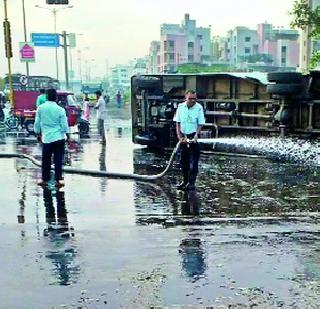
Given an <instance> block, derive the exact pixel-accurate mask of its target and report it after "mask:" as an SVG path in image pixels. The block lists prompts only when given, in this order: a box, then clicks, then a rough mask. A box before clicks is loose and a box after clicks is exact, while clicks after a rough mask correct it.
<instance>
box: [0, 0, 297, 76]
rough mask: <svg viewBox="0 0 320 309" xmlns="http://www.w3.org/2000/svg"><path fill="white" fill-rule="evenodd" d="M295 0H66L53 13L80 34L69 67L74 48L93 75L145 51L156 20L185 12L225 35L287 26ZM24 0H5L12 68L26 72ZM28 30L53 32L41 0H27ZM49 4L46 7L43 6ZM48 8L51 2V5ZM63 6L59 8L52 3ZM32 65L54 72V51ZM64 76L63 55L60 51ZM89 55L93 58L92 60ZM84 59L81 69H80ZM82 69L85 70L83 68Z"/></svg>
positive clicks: (40, 52)
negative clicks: (67, 6)
mask: <svg viewBox="0 0 320 309" xmlns="http://www.w3.org/2000/svg"><path fill="white" fill-rule="evenodd" d="M293 2H294V0H158V1H156V0H117V1H116V0H111V1H110V0H109V1H108V0H90V1H88V0H70V4H72V5H73V6H74V7H73V8H71V9H65V10H61V11H60V12H58V13H57V29H58V31H63V30H66V31H67V32H75V33H78V34H82V35H81V36H79V37H78V47H77V48H76V49H75V50H74V51H73V67H74V70H75V71H76V73H78V72H79V63H78V60H77V58H78V53H77V50H78V49H81V50H83V52H82V54H83V57H82V58H83V60H85V59H87V60H90V63H91V67H92V69H91V72H92V74H93V75H103V74H104V73H105V71H106V67H107V63H108V64H109V66H112V65H114V64H117V63H126V62H128V61H129V60H130V59H133V58H135V57H142V56H144V55H146V54H147V53H148V48H149V43H150V41H152V40H158V39H159V35H160V34H159V33H160V24H162V23H180V22H181V21H182V20H183V18H184V14H185V13H189V14H190V18H191V19H196V21H197V26H203V27H208V26H209V25H211V29H212V35H220V36H223V35H225V34H226V32H227V31H228V30H229V29H232V28H234V27H235V26H248V27H250V28H253V29H255V28H256V25H257V24H258V23H261V22H265V21H267V22H269V23H272V24H274V26H284V27H289V23H290V18H289V16H288V12H289V11H290V10H291V8H292V6H293ZM0 3H1V6H0V18H1V20H3V14H4V13H3V1H2V0H1V2H0ZM21 3H22V0H8V4H9V5H8V14H9V20H10V22H11V29H12V37H13V51H14V59H13V71H14V72H24V71H25V66H24V64H21V63H20V61H19V53H18V43H19V42H22V41H23V24H22V4H21ZM25 4H26V16H27V30H28V33H30V32H53V14H52V13H51V12H50V11H48V10H45V9H39V8H36V7H35V5H36V4H38V5H43V6H45V0H25ZM47 7H48V6H47ZM49 7H52V6H49ZM56 7H61V6H56ZM3 40H4V39H3V31H0V42H1V44H0V46H1V49H0V76H3V75H4V73H6V72H7V64H6V59H5V58H4V57H5V56H4V48H3V45H2V42H3ZM36 57H37V60H36V63H34V64H31V69H30V71H31V74H34V75H38V74H43V75H52V76H55V65H54V63H55V62H54V59H55V58H54V50H52V49H48V48H42V47H37V48H36ZM59 59H61V60H60V63H61V68H60V71H61V74H62V70H63V68H62V53H61V52H60V55H59ZM91 59H94V61H92V60H91ZM84 63H85V62H84V61H83V67H84ZM83 70H84V68H83Z"/></svg>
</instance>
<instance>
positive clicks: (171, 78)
mask: <svg viewBox="0 0 320 309" xmlns="http://www.w3.org/2000/svg"><path fill="white" fill-rule="evenodd" d="M187 89H192V90H195V91H196V92H197V95H198V100H197V101H198V102H199V103H201V104H202V105H203V107H204V110H205V117H206V125H205V126H204V128H203V130H202V137H203V138H213V137H218V136H235V135H299V136H318V135H319V134H320V73H319V72H317V71H314V72H310V74H308V75H302V74H300V73H292V72H288V73H287V72H274V73H268V74H266V73H254V72H252V73H211V74H162V75H156V74H155V75H137V76H133V77H132V79H131V108H132V139H133V142H134V143H137V144H142V145H148V146H151V147H157V148H172V147H174V145H175V144H176V141H177V140H176V136H175V123H174V122H173V116H174V113H175V110H176V108H177V106H178V104H179V103H181V102H183V101H184V95H185V91H186V90H187Z"/></svg>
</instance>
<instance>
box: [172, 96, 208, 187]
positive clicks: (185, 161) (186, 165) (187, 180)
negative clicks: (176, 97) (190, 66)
mask: <svg viewBox="0 0 320 309" xmlns="http://www.w3.org/2000/svg"><path fill="white" fill-rule="evenodd" d="M196 99H197V95H196V93H195V91H192V90H188V91H187V92H186V101H185V102H183V103H181V104H179V106H178V109H177V112H176V114H175V116H174V119H173V120H174V121H175V122H176V133H177V137H178V139H179V141H180V142H181V146H180V147H181V162H180V164H181V168H182V175H183V181H182V183H180V184H179V185H178V186H177V189H179V190H186V191H189V190H194V189H195V182H196V178H197V175H198V163H199V157H200V149H199V144H198V142H197V141H198V136H199V134H200V131H201V129H202V126H203V125H204V124H205V118H204V111H203V107H202V105H201V104H199V103H197V102H196ZM190 140H191V141H192V142H190V143H189V141H190Z"/></svg>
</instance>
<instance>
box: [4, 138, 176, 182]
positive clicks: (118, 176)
mask: <svg viewBox="0 0 320 309" xmlns="http://www.w3.org/2000/svg"><path fill="white" fill-rule="evenodd" d="M179 147H180V142H178V143H177V145H176V147H175V148H174V149H173V151H172V153H171V156H170V159H169V162H168V164H167V166H166V168H165V169H164V170H163V171H162V172H161V173H159V174H156V175H139V174H126V173H114V172H106V171H98V170H87V169H80V168H74V167H70V166H64V167H63V171H64V172H65V173H66V174H77V175H86V176H93V177H107V178H115V179H133V180H141V181H155V180H157V179H159V178H161V177H163V176H165V175H166V174H167V173H168V171H169V169H170V167H171V165H172V163H173V159H174V157H175V155H176V154H177V152H178V150H179ZM0 158H19V159H26V160H29V161H30V162H32V163H33V164H34V165H36V166H38V167H41V161H39V160H37V159H36V158H34V157H32V156H29V155H26V154H22V153H0ZM51 169H53V167H51Z"/></svg>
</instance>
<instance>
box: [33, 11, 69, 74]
mask: <svg viewBox="0 0 320 309" xmlns="http://www.w3.org/2000/svg"><path fill="white" fill-rule="evenodd" d="M36 7H37V8H39V9H46V10H48V11H50V12H52V14H53V28H54V33H55V34H57V13H58V12H59V11H61V10H64V9H71V8H73V5H69V6H66V7H63V8H60V9H56V8H53V9H50V8H47V7H44V6H40V5H36ZM59 35H60V34H59ZM55 54H56V74H57V79H59V63H58V47H55Z"/></svg>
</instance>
